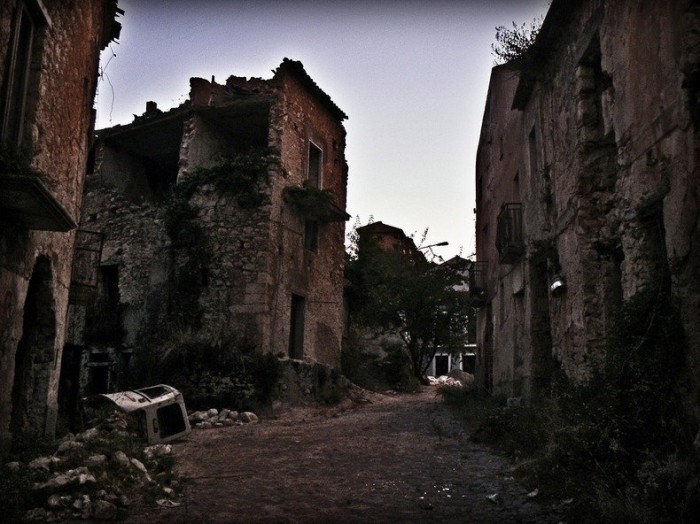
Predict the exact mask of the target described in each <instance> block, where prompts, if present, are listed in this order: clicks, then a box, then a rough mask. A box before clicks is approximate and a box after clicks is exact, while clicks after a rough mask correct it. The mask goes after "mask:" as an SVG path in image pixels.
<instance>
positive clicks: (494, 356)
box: [471, 0, 700, 405]
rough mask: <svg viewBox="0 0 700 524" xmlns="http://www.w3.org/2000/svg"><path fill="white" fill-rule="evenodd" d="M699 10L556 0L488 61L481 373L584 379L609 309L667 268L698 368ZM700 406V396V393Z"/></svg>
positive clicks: (600, 346) (480, 184) (477, 274)
mask: <svg viewBox="0 0 700 524" xmlns="http://www.w3.org/2000/svg"><path fill="white" fill-rule="evenodd" d="M699 16H700V11H699V7H698V4H697V2H693V1H690V0H674V1H667V0H652V1H649V2H636V1H604V0H581V1H568V0H554V1H553V2H552V5H551V7H550V9H549V12H548V14H547V16H546V18H545V20H544V23H543V25H542V28H541V31H540V33H539V35H538V36H537V39H536V40H535V43H534V44H533V46H532V47H531V48H530V50H529V51H528V52H527V53H526V54H525V55H524V56H523V57H522V58H521V59H520V60H516V61H514V62H510V63H506V64H504V65H500V66H497V67H495V68H494V69H493V71H492V74H491V81H490V87H489V92H488V98H487V101H486V108H485V111H484V117H483V123H482V128H481V137H480V141H479V148H478V155H477V165H476V198H477V202H476V211H477V218H476V220H477V225H476V227H477V230H476V235H477V263H476V265H475V271H474V272H473V273H472V276H471V292H472V294H473V295H474V296H475V297H477V298H478V299H479V301H480V302H481V309H480V311H479V315H478V339H477V342H478V347H479V350H478V357H479V376H478V380H479V381H480V382H481V385H482V386H483V387H486V388H487V389H492V390H493V391H494V392H497V393H502V394H505V395H508V396H520V395H523V396H529V395H536V394H538V393H539V392H542V391H543V390H545V389H546V388H547V381H548V378H549V377H548V375H549V371H548V370H549V369H551V368H550V366H551V364H552V362H553V361H554V362H555V363H558V365H560V366H561V369H562V370H563V371H564V372H565V373H566V374H567V375H568V376H569V377H574V378H576V379H584V378H585V377H586V376H587V375H588V373H590V371H591V366H592V365H593V363H594V362H596V361H599V359H600V357H601V352H603V351H604V348H605V343H606V335H607V334H608V331H609V328H610V325H609V323H610V319H611V312H612V311H613V310H614V309H615V308H616V307H617V306H619V305H620V303H621V302H622V301H623V300H624V299H627V298H628V297H631V296H633V295H634V294H635V293H636V292H638V291H639V290H641V289H642V288H644V286H645V285H647V284H649V283H650V282H652V281H653V279H654V278H657V275H658V273H659V272H660V269H659V268H665V269H670V274H671V278H672V291H673V294H674V296H675V297H676V299H677V305H678V309H679V311H680V314H681V316H682V320H683V324H684V328H685V331H686V333H685V335H686V340H687V343H688V348H689V355H688V359H689V363H690V366H691V368H692V371H693V374H694V377H695V380H696V389H695V391H696V395H697V391H698V389H697V378H698V376H699V375H698V372H699V371H700V369H699V368H698V365H699V364H700V360H699V359H700V327H699V326H700V324H699V323H698V319H699V318H700V275H699V268H700V249H699V247H700V227H699V226H700V213H699V212H698V210H699V209H700V208H699V207H698V205H699V203H700V201H699V197H700V194H699V193H698V191H699V187H700V185H699V184H698V180H699V179H698V159H699V155H698V146H699V144H700V142H699V141H698V128H699V126H700V112H699V111H698V89H699V87H700V40H699V36H700V18H699ZM694 401H695V405H700V402H699V401H700V398H698V397H697V396H696V398H695V399H694Z"/></svg>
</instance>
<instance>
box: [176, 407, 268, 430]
mask: <svg viewBox="0 0 700 524" xmlns="http://www.w3.org/2000/svg"><path fill="white" fill-rule="evenodd" d="M188 419H189V421H190V424H192V427H194V428H196V429H212V428H221V427H224V426H243V425H245V424H257V423H258V422H260V419H259V418H258V416H257V415H256V414H255V413H253V412H252V411H242V412H240V413H239V412H238V411H236V410H233V409H222V410H221V411H219V410H218V409H216V408H211V409H208V410H206V411H195V412H194V413H191V414H190V415H189V416H188Z"/></svg>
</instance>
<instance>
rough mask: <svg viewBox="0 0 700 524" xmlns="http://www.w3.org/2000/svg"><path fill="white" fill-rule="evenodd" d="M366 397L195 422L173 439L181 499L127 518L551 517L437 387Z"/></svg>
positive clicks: (514, 519) (367, 519)
mask: <svg viewBox="0 0 700 524" xmlns="http://www.w3.org/2000/svg"><path fill="white" fill-rule="evenodd" d="M370 398H371V402H350V401H347V402H346V403H345V404H343V405H342V406H339V407H335V408H325V409H319V408H314V409H311V408H305V409H300V408H297V409H292V410H289V411H287V412H284V413H282V414H280V415H279V417H277V418H275V419H264V420H263V421H262V423H261V424H259V425H251V426H238V427H226V428H219V429H212V430H196V431H193V432H192V434H191V435H190V436H189V437H188V438H187V439H186V440H185V441H183V442H181V443H178V444H176V445H175V449H176V453H177V457H178V469H179V472H180V473H181V474H182V475H184V476H185V477H187V478H188V479H189V480H188V481H187V483H186V488H185V496H184V499H183V501H182V505H181V506H179V507H177V508H171V509H159V510H149V511H145V510H140V511H138V513H139V514H138V515H136V514H135V515H133V517H132V518H131V519H130V522H133V523H135V524H136V523H146V522H147V523H149V524H153V523H155V522H196V523H202V524H203V523H207V522H243V523H247V522H265V523H293V522H299V523H306V522H319V523H320V522H342V523H344V522H377V523H380V522H460V523H465V522H475V523H484V522H538V523H540V522H557V521H558V519H557V518H556V517H555V516H554V515H552V514H551V513H550V509H549V508H548V507H540V505H539V504H538V502H537V499H529V498H528V497H527V493H528V491H531V490H532V489H533V488H534V486H521V485H519V484H517V483H516V481H515V480H513V478H512V476H511V474H510V473H509V466H508V463H507V461H505V460H504V459H502V458H501V457H499V456H497V455H494V454H493V453H492V452H491V451H489V450H487V449H486V448H484V447H482V446H478V445H475V444H473V443H470V442H469V441H468V440H467V439H466V436H465V434H464V432H463V430H462V427H461V426H460V424H458V423H457V422H456V421H454V420H453V419H452V417H451V416H450V414H449V413H448V412H447V411H446V410H445V408H444V407H443V406H442V403H441V401H440V399H439V398H437V397H436V396H435V393H434V389H431V388H428V387H426V388H424V389H423V390H422V392H421V393H419V394H415V395H395V396H391V395H372V396H371V397H370ZM496 493H497V494H498V497H497V501H496V502H493V501H491V500H489V499H488V498H487V497H488V496H489V495H493V494H496Z"/></svg>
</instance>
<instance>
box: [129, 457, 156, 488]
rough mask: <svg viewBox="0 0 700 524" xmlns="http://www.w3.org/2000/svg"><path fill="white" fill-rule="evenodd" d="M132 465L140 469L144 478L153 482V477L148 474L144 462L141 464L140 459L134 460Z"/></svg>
mask: <svg viewBox="0 0 700 524" xmlns="http://www.w3.org/2000/svg"><path fill="white" fill-rule="evenodd" d="M131 463H132V464H133V465H134V467H135V468H136V469H138V470H139V471H140V472H141V473H143V476H144V478H145V479H146V480H147V481H148V482H151V476H150V475H149V474H148V470H147V469H146V466H144V465H143V462H141V461H140V460H139V459H135V458H132V459H131Z"/></svg>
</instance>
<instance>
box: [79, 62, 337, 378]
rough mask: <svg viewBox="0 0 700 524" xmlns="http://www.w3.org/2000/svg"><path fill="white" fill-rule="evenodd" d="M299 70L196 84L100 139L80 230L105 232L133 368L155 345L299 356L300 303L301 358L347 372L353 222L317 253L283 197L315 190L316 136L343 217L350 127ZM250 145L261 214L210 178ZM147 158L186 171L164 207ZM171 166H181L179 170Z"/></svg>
mask: <svg viewBox="0 0 700 524" xmlns="http://www.w3.org/2000/svg"><path fill="white" fill-rule="evenodd" d="M296 64H298V63H291V65H290V63H288V62H287V61H285V62H284V63H283V65H282V66H280V68H279V70H278V71H277V73H276V75H275V77H274V78H273V79H272V80H268V81H263V80H260V79H251V80H250V81H247V80H245V79H241V78H239V77H231V78H229V79H228V80H227V83H226V86H222V85H219V84H217V83H216V82H215V81H212V82H208V81H206V80H203V79H192V80H191V92H190V101H189V102H188V104H186V105H184V106H182V107H180V108H176V109H173V110H171V111H168V112H166V113H161V112H152V113H151V115H150V116H149V115H148V114H144V116H143V117H138V118H137V119H136V120H135V122H134V123H133V124H131V125H129V126H117V127H115V128H112V129H108V130H104V131H103V132H101V134H100V137H101V145H100V147H99V148H98V154H97V156H96V158H97V165H96V170H95V174H94V175H91V176H90V177H89V180H88V187H87V192H86V197H85V208H84V213H83V222H82V223H81V227H83V228H85V229H90V230H95V231H100V232H101V233H102V234H103V235H104V245H103V251H102V257H101V264H102V266H103V267H106V266H114V267H116V268H117V270H118V274H119V277H118V295H119V309H120V311H121V312H120V314H122V315H123V327H124V328H125V331H126V334H125V337H124V338H123V339H122V340H121V341H120V343H121V344H122V345H132V346H133V347H134V358H135V359H138V358H139V357H138V351H139V349H141V348H143V347H145V346H146V345H149V344H152V343H153V342H154V340H149V337H151V339H152V338H153V335H157V336H158V337H159V338H160V340H158V341H156V342H158V343H160V344H165V345H167V344H177V342H178V339H180V340H184V339H187V338H190V339H191V338H198V339H199V340H206V341H208V342H209V343H211V344H212V346H216V345H217V344H219V343H222V342H224V343H226V342H227V341H231V340H237V341H241V340H242V339H245V340H246V341H248V342H250V343H253V344H254V345H255V346H256V347H257V348H258V350H260V351H262V352H264V353H273V354H283V355H288V354H289V353H290V330H291V329H292V325H293V321H292V309H293V308H292V303H293V297H300V298H301V299H302V301H303V304H304V314H303V334H304V347H303V354H301V355H294V356H295V357H296V358H303V359H308V360H311V361H315V362H321V363H324V364H326V365H330V366H333V367H337V366H338V365H339V361H340V340H341V336H342V326H343V324H342V283H343V279H342V274H343V254H344V223H343V221H342V220H341V221H340V222H330V223H325V222H322V223H319V225H318V240H317V243H316V244H317V245H316V246H314V248H313V249H309V248H308V246H307V247H305V238H304V237H305V235H306V234H307V231H306V221H305V217H304V216H303V215H302V214H300V212H299V210H298V209H296V208H295V207H294V206H293V205H291V204H290V203H289V202H287V201H286V199H285V188H287V187H301V186H303V185H304V183H305V180H306V178H307V162H308V150H309V140H313V141H314V144H316V145H317V146H318V147H321V148H322V151H323V152H324V155H323V162H322V172H323V183H322V184H323V185H322V187H323V188H324V189H329V190H330V191H332V192H333V198H334V202H335V203H336V205H337V206H338V208H339V209H341V210H342V209H344V207H345V194H346V181H347V166H346V163H345V158H344V147H345V131H344V129H343V126H342V118H339V115H338V112H339V110H338V109H337V108H335V111H333V110H332V108H334V107H335V106H334V105H332V106H331V110H329V109H327V108H326V106H327V105H328V104H327V101H326V102H325V103H320V102H319V95H318V93H317V92H315V90H314V89H313V88H309V85H308V81H310V79H308V77H306V76H304V75H306V73H305V72H303V69H301V72H302V73H303V74H301V73H300V72H299V70H298V67H300V64H298V65H296ZM299 77H301V80H300V79H299ZM314 85H315V84H314ZM224 87H225V88H224ZM315 89H316V90H318V88H317V87H316V88H315ZM318 91H320V90H318ZM232 93H235V94H232ZM326 96H327V95H326ZM210 102H211V104H210ZM321 102H323V100H321ZM146 130H147V131H146ZM151 141H153V142H151ZM151 144H153V145H151ZM156 144H157V145H156ZM251 147H254V148H257V149H258V151H262V154H263V155H264V156H263V158H264V159H265V161H266V165H267V167H266V168H265V169H264V176H263V177H262V180H261V182H260V183H259V184H257V185H256V186H255V190H254V193H255V195H259V196H261V199H260V201H259V202H256V203H255V204H250V203H246V202H243V201H241V199H240V195H239V194H237V193H236V192H235V191H233V192H231V191H228V190H225V189H223V188H222V187H221V186H219V185H217V182H216V180H214V179H207V178H206V176H208V175H206V173H207V171H206V170H207V169H210V168H215V167H216V166H217V165H219V164H220V163H221V161H222V158H223V157H231V156H232V155H233V156H235V155H239V154H243V155H245V154H247V153H248V152H249V150H250V148H251ZM149 156H150V157H151V158H152V159H154V160H158V162H159V163H160V164H163V163H165V164H168V165H172V166H176V167H175V172H174V174H173V176H172V180H173V183H175V184H176V185H175V186H174V187H171V188H169V189H167V190H166V191H164V192H163V194H162V195H161V197H160V198H158V197H157V195H154V196H151V195H149V192H148V186H149V185H150V186H153V178H154V172H155V171H153V168H151V169H150V171H149V167H148V166H149V165H152V162H151V160H149ZM173 156H174V157H176V158H177V161H176V162H170V161H169V160H167V159H169V158H171V157H173ZM143 166H146V169H145V172H144V170H143ZM171 169H173V168H171ZM203 169H204V171H203ZM156 175H157V176H160V177H162V176H166V177H170V176H171V175H170V174H168V173H166V172H163V173H160V174H158V173H157V174H156ZM232 176H234V175H232ZM144 178H145V179H147V181H148V182H149V183H148V184H144V183H143V179H144ZM139 179H140V180H141V182H139ZM156 185H158V184H156ZM188 187H191V188H192V189H191V192H190V193H188V194H187V195H186V197H185V199H184V200H183V201H182V202H180V203H179V204H178V205H179V206H180V207H179V208H177V209H175V207H174V203H176V201H175V200H174V198H177V195H179V194H181V193H178V192H182V191H186V190H187V189H186V188H188ZM134 188H141V189H139V190H134ZM183 188H184V189H183ZM173 191H174V193H171V192H173ZM173 210H175V211H176V213H175V214H176V215H178V214H179V216H180V218H182V222H181V223H180V225H179V226H178V229H179V230H182V229H183V228H189V233H188V234H189V235H191V238H188V239H187V240H186V241H181V240H178V239H177V238H173V236H172V235H173V232H172V231H168V228H169V227H170V226H169V225H168V221H169V220H171V219H172V217H173V216H174V215H173V212H174V211H173ZM101 286H102V287H103V288H104V286H105V275H102V277H101ZM100 293H101V291H98V293H97V296H96V297H95V298H96V299H97V301H98V302H99V300H100V299H101V295H100ZM76 318H77V317H76ZM88 324H89V321H88ZM84 342H86V343H88V344H90V341H84Z"/></svg>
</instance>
